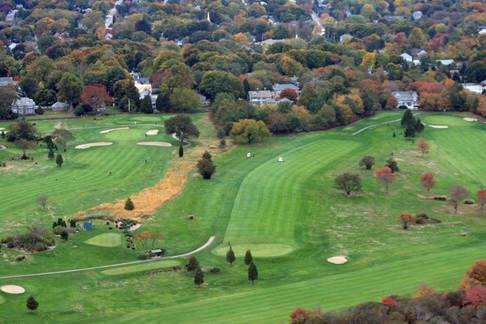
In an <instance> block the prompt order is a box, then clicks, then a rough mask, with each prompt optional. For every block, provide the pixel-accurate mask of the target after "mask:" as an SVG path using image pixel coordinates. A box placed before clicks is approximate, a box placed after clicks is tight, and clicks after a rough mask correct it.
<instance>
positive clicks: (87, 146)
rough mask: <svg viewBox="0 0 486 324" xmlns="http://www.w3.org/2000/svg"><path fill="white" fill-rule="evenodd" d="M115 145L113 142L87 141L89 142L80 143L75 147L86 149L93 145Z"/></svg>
mask: <svg viewBox="0 0 486 324" xmlns="http://www.w3.org/2000/svg"><path fill="white" fill-rule="evenodd" d="M110 145H113V142H97V143H87V144H80V145H78V146H76V147H75V149H77V150H85V149H89V148H91V147H100V146H110Z"/></svg>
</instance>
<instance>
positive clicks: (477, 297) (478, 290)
mask: <svg viewBox="0 0 486 324" xmlns="http://www.w3.org/2000/svg"><path fill="white" fill-rule="evenodd" d="M462 303H463V304H464V305H473V306H479V305H486V286H475V287H472V288H469V289H468V290H466V293H465V294H464V299H463V301H462Z"/></svg>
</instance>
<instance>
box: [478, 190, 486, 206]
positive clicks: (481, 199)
mask: <svg viewBox="0 0 486 324" xmlns="http://www.w3.org/2000/svg"><path fill="white" fill-rule="evenodd" d="M478 204H479V206H480V208H481V210H484V206H486V189H481V190H479V191H478Z"/></svg>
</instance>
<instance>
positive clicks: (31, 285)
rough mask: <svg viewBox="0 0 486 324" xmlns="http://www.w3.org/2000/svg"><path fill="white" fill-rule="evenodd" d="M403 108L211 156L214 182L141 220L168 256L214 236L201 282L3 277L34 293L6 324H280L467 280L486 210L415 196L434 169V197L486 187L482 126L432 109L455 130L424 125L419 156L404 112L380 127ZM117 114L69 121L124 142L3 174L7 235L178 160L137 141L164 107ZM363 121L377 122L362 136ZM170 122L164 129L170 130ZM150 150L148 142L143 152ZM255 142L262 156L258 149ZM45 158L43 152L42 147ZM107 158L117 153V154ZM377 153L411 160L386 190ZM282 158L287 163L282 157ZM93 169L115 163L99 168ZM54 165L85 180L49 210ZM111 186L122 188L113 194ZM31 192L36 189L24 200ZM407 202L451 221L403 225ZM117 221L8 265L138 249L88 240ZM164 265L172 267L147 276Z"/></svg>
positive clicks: (85, 134) (24, 268) (1, 314)
mask: <svg viewBox="0 0 486 324" xmlns="http://www.w3.org/2000/svg"><path fill="white" fill-rule="evenodd" d="M400 116H401V115H400V114H398V113H383V114H379V115H377V116H374V117H372V118H370V119H367V120H363V121H360V122H358V123H356V124H353V125H350V126H348V127H345V128H342V129H336V130H332V131H326V132H316V133H309V134H301V135H292V136H274V137H272V138H271V139H269V140H268V141H267V142H265V143H262V144H257V145H253V146H240V147H234V148H233V149H231V150H230V151H229V152H227V153H223V154H220V155H218V156H216V157H215V164H216V166H217V172H216V174H215V175H214V178H213V179H211V180H210V181H205V180H202V179H201V178H200V177H197V176H193V175H191V176H190V177H189V180H188V184H187V186H186V188H185V189H184V191H183V192H182V194H180V195H179V196H177V197H176V198H175V199H173V200H172V201H171V202H169V203H168V204H166V205H165V206H164V207H163V208H162V209H161V210H160V211H159V212H158V213H157V214H156V215H155V216H154V217H152V218H150V219H149V220H148V221H147V222H146V223H145V224H144V226H142V228H141V229H140V230H150V231H156V232H159V233H160V234H162V235H163V237H164V238H165V242H164V244H165V246H164V247H165V248H166V249H167V254H169V255H173V254H178V253H183V252H187V251H190V250H192V249H194V248H197V247H198V246H200V245H202V244H203V243H205V242H206V241H207V239H208V237H209V236H211V235H216V242H215V243H214V244H213V245H212V246H211V248H210V249H208V250H206V251H204V252H201V253H200V254H198V256H197V257H198V259H199V261H200V263H201V266H202V267H203V268H204V270H205V284H204V285H203V287H201V288H197V287H195V286H194V283H193V278H192V274H191V273H186V272H173V271H168V270H169V269H167V268H168V267H172V266H174V265H177V264H183V262H182V261H158V262H155V263H147V264H140V265H135V266H124V267H120V268H113V269H109V270H100V271H89V272H82V273H76V274H65V275H58V276H52V277H41V278H24V279H12V280H8V282H7V281H5V282H4V281H3V280H0V284H7V283H8V284H10V283H11V284H19V285H22V286H24V287H25V288H26V289H27V293H26V294H25V296H5V295H4V296H1V297H3V298H4V299H5V303H3V304H2V305H0V322H2V321H5V322H42V323H52V322H73V323H76V322H83V321H85V320H86V318H89V319H90V320H91V321H94V322H107V323H128V322H131V323H133V322H135V323H142V322H144V323H159V322H161V321H163V322H168V323H172V322H181V323H196V322H197V323H280V322H285V321H287V319H288V314H289V313H290V311H291V310H292V309H293V308H295V307H298V306H302V307H310V308H312V307H319V308H322V309H324V310H335V309H341V308H344V307H348V306H351V305H354V304H357V303H360V302H364V301H367V300H380V299H381V298H382V297H383V296H386V295H390V294H411V293H413V292H414V290H415V289H416V287H417V286H418V285H420V284H422V283H428V284H430V285H432V286H433V287H434V288H436V289H438V290H448V289H456V288H457V287H458V285H459V282H460V279H461V278H462V276H463V273H464V272H465V270H466V269H467V268H469V267H470V266H471V265H472V263H473V262H474V261H475V260H478V259H482V258H483V259H484V258H486V226H485V225H486V215H480V214H479V213H478V211H477V209H476V208H473V207H468V206H465V205H461V206H460V208H459V214H458V215H455V214H453V212H452V208H451V206H449V205H448V204H447V203H444V202H439V201H432V200H426V199H421V198H419V196H418V194H420V195H427V194H428V193H427V192H426V190H425V189H423V188H422V187H421V185H420V183H419V178H420V175H421V174H422V173H423V172H433V173H434V174H435V175H436V182H437V185H436V187H435V188H434V189H433V190H432V193H431V194H441V195H444V194H447V190H448V188H449V187H450V186H451V185H463V186H465V187H467V188H468V189H469V190H470V192H471V193H472V194H475V193H476V191H477V190H479V189H480V188H484V187H486V172H485V168H484V161H486V145H485V144H486V143H485V142H486V136H485V131H486V125H484V124H480V123H468V122H465V121H464V120H463V117H464V115H461V114H457V115H454V114H422V116H421V119H422V120H423V121H424V122H426V123H427V124H434V125H449V128H448V129H433V128H430V127H426V129H425V131H424V134H423V136H424V137H425V138H426V139H427V140H428V141H429V143H430V144H431V152H430V153H429V154H428V155H426V156H424V157H423V156H421V155H420V153H419V152H418V151H417V149H416V147H415V142H414V141H410V140H405V139H404V138H403V136H402V135H401V132H402V131H401V129H400V128H399V127H398V123H396V122H395V123H390V124H385V123H388V122H391V121H394V120H396V119H398V118H400ZM110 118H113V120H110V123H108V120H109V119H108V120H107V119H105V120H103V121H94V122H93V121H89V122H88V121H83V120H74V121H71V122H72V123H74V124H75V125H76V127H79V128H80V130H79V135H78V136H76V138H77V140H76V143H86V142H88V141H92V140H93V139H94V138H98V139H97V140H100V141H101V140H108V141H113V142H114V143H115V144H114V145H113V146H111V147H108V148H96V149H90V150H86V151H84V152H82V153H81V152H79V153H78V152H71V151H70V152H68V154H73V155H72V157H71V158H68V159H67V160H68V161H67V163H66V168H65V169H64V167H63V168H62V169H61V170H57V169H56V168H55V167H53V166H50V165H49V163H50V162H49V161H42V162H41V163H39V164H41V166H43V168H44V169H43V171H42V172H43V173H41V171H40V170H36V169H34V170H31V169H28V170H22V171H19V172H18V174H16V175H15V176H13V175H10V174H7V177H11V178H10V179H9V182H5V183H8V184H9V185H8V186H5V188H4V189H1V188H0V190H3V191H2V192H1V194H2V197H5V201H6V204H9V205H8V206H0V215H2V216H1V217H0V224H3V226H4V227H5V226H6V229H5V230H4V231H8V230H9V226H11V225H10V224H11V223H14V222H15V223H16V224H19V225H18V226H17V227H12V228H13V229H16V228H19V227H20V226H25V224H27V223H28V222H29V221H32V220H38V219H42V218H46V217H48V219H49V221H50V220H51V219H52V218H55V217H57V216H59V215H63V214H64V213H67V214H68V213H70V212H74V211H77V210H80V209H82V208H84V206H86V207H90V206H93V205H96V204H97V203H99V202H104V201H110V200H112V198H116V197H124V196H126V195H128V194H130V193H131V192H136V191H138V190H140V189H141V188H144V187H147V186H149V185H151V184H153V183H155V182H156V181H157V180H158V179H160V177H161V176H163V172H164V170H165V169H164V167H163V166H161V165H160V164H161V163H158V166H157V168H158V169H157V171H154V169H151V168H155V167H154V166H151V165H150V162H149V165H144V163H141V165H140V161H142V162H143V156H144V155H149V154H154V155H153V156H152V155H150V156H151V157H150V158H149V161H152V159H159V160H160V159H161V158H162V157H161V156H160V155H163V154H167V155H164V157H165V158H166V161H167V160H168V159H169V158H170V156H169V155H170V154H169V153H170V152H169V151H164V150H163V149H157V148H141V147H137V146H136V145H133V146H132V144H133V143H134V142H136V141H138V140H139V139H140V138H142V139H143V133H144V131H146V130H147V129H149V128H150V127H152V126H149V125H148V123H155V122H156V121H155V120H152V118H160V117H158V116H122V117H118V116H117V117H110ZM135 118H137V119H136V120H135ZM135 121H137V125H138V126H137V128H136V129H133V130H132V129H131V130H130V131H119V132H113V133H109V134H106V135H104V136H99V131H100V130H103V129H109V128H115V127H121V126H120V125H123V126H125V125H128V124H129V123H130V122H135ZM55 122H56V121H52V123H55ZM98 122H100V123H101V122H104V124H102V125H101V126H102V127H100V128H92V129H91V128H88V127H94V126H96V127H98V125H97V123H98ZM38 123H39V126H40V127H42V129H45V130H46V129H49V127H51V124H50V123H51V122H38ZM44 123H46V125H45V124H44ZM76 123H79V125H78V124H76ZM139 123H147V124H144V125H140V124H139ZM382 124H383V125H382ZM93 125H94V126H93ZM198 125H200V127H203V128H204V131H205V132H211V130H210V129H209V128H208V124H207V123H201V121H200V120H199V124H198ZM377 125H381V126H377ZM112 126H114V127H112ZM367 126H373V127H370V128H368V129H367V130H365V131H363V132H361V133H359V134H357V135H353V134H355V133H356V132H357V131H359V130H360V129H362V128H364V127H367ZM73 127H74V125H73ZM139 128H140V129H139ZM142 129H143V130H142ZM139 131H140V132H139ZM393 132H395V133H396V134H397V136H396V137H393V136H392V134H393ZM162 133H163V132H162ZM162 133H161V134H160V135H158V136H160V138H165V135H163V134H162ZM165 140H168V141H170V139H167V138H165ZM117 149H120V151H117ZM139 149H141V150H144V149H146V150H147V151H142V153H140V152H139V151H138V150H139ZM108 152H110V153H108ZM247 152H252V153H254V156H255V157H254V158H250V159H247V158H246V153H247ZM139 153H140V154H139ZM0 154H5V153H0ZM36 154H38V156H39V159H41V158H40V156H43V155H45V154H44V152H37V153H36ZM104 154H106V155H109V156H111V159H112V160H113V161H116V162H112V163H111V164H110V163H108V162H106V160H105V159H106V158H107V157H106V156H104ZM368 154H370V155H373V156H375V158H376V166H375V168H377V167H381V166H382V165H383V164H384V163H385V160H386V159H387V158H388V157H389V156H390V155H393V157H394V158H395V159H396V160H397V161H398V164H399V167H400V169H401V170H400V173H399V176H398V179H397V181H396V182H395V183H393V184H392V186H391V189H390V192H389V193H388V194H385V193H384V190H383V187H382V186H381V185H380V184H379V183H377V182H376V180H375V179H374V177H373V175H372V172H371V171H365V170H362V169H359V168H358V162H359V160H360V159H361V157H363V156H364V155H368ZM84 155H87V157H88V156H90V157H89V159H88V160H85V161H84V163H85V165H86V167H85V169H84V170H85V171H86V170H88V171H86V172H87V173H88V174H91V173H93V174H92V175H90V176H86V177H81V173H76V172H78V171H77V168H75V167H74V166H73V164H74V163H75V162H76V163H81V161H83V158H84ZM121 156H122V157H123V158H120V157H121ZM155 156H157V158H156V157H155ZM280 156H282V157H283V158H284V162H283V163H279V162H277V160H278V157H280ZM70 160H72V162H70ZM70 163H72V164H70ZM113 163H119V164H117V165H118V166H117V169H120V170H125V171H124V172H126V173H127V174H126V175H125V176H122V175H121V174H120V175H118V174H117V175H115V174H114V175H113V176H112V178H109V177H106V176H104V175H103V173H104V172H106V170H107V168H110V169H114V167H113ZM126 164H128V165H126ZM92 166H96V168H95V169H98V168H103V167H104V168H105V169H104V171H102V172H101V171H100V172H99V173H97V172H95V171H94V170H91V169H93V167H92ZM150 170H151V171H150ZM344 171H349V172H354V173H358V174H359V175H360V176H361V178H362V181H363V192H362V193H359V194H353V195H352V196H351V197H346V196H345V195H343V193H341V192H338V191H337V190H336V189H335V188H334V178H335V176H336V175H337V174H339V173H341V172H344ZM56 172H66V173H65V175H64V177H62V178H63V179H65V178H69V177H70V176H71V174H76V175H77V176H80V177H81V179H82V180H77V181H76V182H80V184H79V185H77V186H76V188H78V187H79V190H78V189H75V188H74V187H73V188H72V189H71V190H72V193H71V191H66V190H65V189H66V188H69V187H68V184H69V182H63V185H62V187H61V188H63V189H64V191H62V190H60V191H59V194H58V195H56V194H53V197H58V198H56V199H53V207H52V209H53V210H54V212H52V211H49V212H43V211H40V209H39V207H38V206H37V205H36V203H35V197H36V195H37V194H39V193H42V192H43V188H44V187H43V186H42V184H43V181H45V180H41V178H40V177H39V174H45V176H46V178H47V179H50V177H55V174H56ZM132 172H133V174H132ZM151 172H152V173H151ZM29 173H30V174H31V176H30V177H29V176H28V175H29ZM53 174H54V175H53ZM32 175H36V176H35V177H32ZM2 176H3V174H2ZM97 177H99V178H97ZM17 179H19V180H17ZM16 181H20V183H19V184H18V185H17V184H16ZM22 181H23V182H22ZM51 181H52V180H51ZM53 181H55V180H53ZM58 181H60V180H58ZM63 181H65V180H63ZM76 182H75V183H76ZM10 183H12V184H11V185H10ZM48 183H49V182H46V184H48ZM105 183H106V185H105ZM10 186H12V188H13V189H15V190H13V189H10ZM116 186H120V187H122V189H121V191H119V192H116V193H113V192H112V188H114V187H116ZM54 187H55V182H54ZM85 188H90V190H88V189H85ZM83 190H84V191H86V192H84V191H83ZM91 190H94V191H95V192H92V191H91ZM96 190H99V191H100V192H96ZM54 192H55V191H54ZM22 193H23V194H24V195H27V196H30V197H32V199H31V200H29V199H27V200H25V199H24V200H22V199H19V195H21V194H22ZM70 195H72V196H70ZM65 196H66V199H63V198H62V197H65ZM78 197H79V198H78ZM68 198H69V199H68ZM98 199H99V200H98ZM17 200H19V201H18V202H16V201H17ZM81 200H83V201H81ZM22 201H23V203H22ZM26 201H27V202H26ZM54 202H55V204H54ZM15 208H18V209H19V210H17V209H15ZM11 211H13V212H11ZM404 212H408V213H412V214H418V213H422V212H423V213H427V215H429V216H430V217H434V218H438V219H440V220H441V221H442V223H441V224H438V225H427V226H414V227H412V228H411V229H410V230H409V231H404V230H402V229H401V227H400V224H399V222H398V218H399V216H400V214H401V213H404ZM3 215H5V216H3ZM189 215H191V216H192V217H188V216H189ZM114 231H115V230H110V229H109V227H108V225H106V224H104V223H100V224H97V226H95V230H94V231H92V232H80V233H77V234H74V235H72V238H70V240H69V241H68V242H59V244H58V245H57V247H56V249H54V250H53V251H51V252H48V253H42V254H37V255H33V256H31V258H30V259H28V260H27V261H25V262H24V263H15V262H14V261H12V255H11V253H7V255H6V256H5V255H4V258H3V260H2V259H0V264H1V267H0V275H7V274H13V273H29V272H41V271H49V270H62V269H69V268H74V267H81V266H90V265H101V264H110V263H112V262H115V261H120V262H122V260H124V261H130V260H134V258H135V254H134V252H132V251H130V250H129V249H126V247H125V244H124V242H122V244H121V246H118V247H113V248H105V247H99V246H93V245H89V244H85V243H84V242H86V241H89V240H97V238H100V237H102V238H106V237H107V236H109V237H112V236H113V235H112V234H115V233H116V232H114ZM103 241H105V240H103ZM229 243H231V245H232V246H233V248H234V250H235V252H236V254H237V260H236V263H235V264H234V265H233V266H230V265H228V264H226V262H225V258H224V255H225V253H226V251H227V247H228V244H229ZM246 249H251V250H252V252H253V254H254V256H255V261H256V264H257V266H258V269H259V274H260V278H259V279H260V280H258V281H257V282H256V283H255V284H254V285H251V284H248V281H247V276H246V271H247V267H246V266H245V265H244V263H243V260H242V255H243V254H244V252H245V251H246ZM333 255H347V256H349V263H347V264H345V265H341V266H335V265H331V264H329V263H327V262H326V261H325V260H326V258H328V257H330V256H333ZM172 262H175V264H173V263H172ZM215 266H216V267H219V268H220V269H221V273H220V274H212V273H210V272H209V269H210V268H212V267H215ZM159 269H162V270H163V271H155V273H152V270H159ZM28 294H33V295H34V296H35V297H36V299H37V300H38V301H39V302H40V308H39V310H38V311H37V313H36V314H33V315H28V314H27V311H26V309H25V298H26V295H28ZM0 303H1V302H0ZM6 309H8V310H9V311H8V312H6V311H4V310H6Z"/></svg>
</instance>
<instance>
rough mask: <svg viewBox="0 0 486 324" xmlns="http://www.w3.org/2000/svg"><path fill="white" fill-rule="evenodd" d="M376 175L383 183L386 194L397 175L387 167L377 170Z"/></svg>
mask: <svg viewBox="0 0 486 324" xmlns="http://www.w3.org/2000/svg"><path fill="white" fill-rule="evenodd" d="M374 175H375V177H376V179H378V181H380V182H381V183H383V185H384V187H385V192H388V189H389V187H390V184H391V183H392V182H393V181H395V180H396V174H395V173H393V171H392V169H390V168H389V167H387V166H384V167H383V168H380V169H378V170H376V171H375V174H374Z"/></svg>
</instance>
